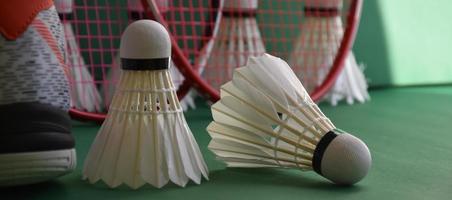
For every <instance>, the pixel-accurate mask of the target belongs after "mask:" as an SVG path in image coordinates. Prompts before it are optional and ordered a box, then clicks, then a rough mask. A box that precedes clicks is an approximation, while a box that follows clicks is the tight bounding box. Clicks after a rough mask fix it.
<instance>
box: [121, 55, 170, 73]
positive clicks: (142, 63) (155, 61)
mask: <svg viewBox="0 0 452 200" xmlns="http://www.w3.org/2000/svg"><path fill="white" fill-rule="evenodd" d="M169 60H170V58H151V59H136V58H121V68H122V69H123V70H139V71H141V70H143V71H144V70H161V69H168V68H169Z"/></svg>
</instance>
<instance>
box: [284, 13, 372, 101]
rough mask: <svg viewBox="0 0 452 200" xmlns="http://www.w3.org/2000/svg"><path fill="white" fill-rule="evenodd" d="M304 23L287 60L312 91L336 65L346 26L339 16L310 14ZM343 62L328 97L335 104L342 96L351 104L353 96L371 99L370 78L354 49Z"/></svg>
mask: <svg viewBox="0 0 452 200" xmlns="http://www.w3.org/2000/svg"><path fill="white" fill-rule="evenodd" d="M303 27H304V29H302V30H301V33H300V35H299V37H298V39H297V40H296V42H295V46H294V48H293V51H292V54H291V56H290V57H289V60H288V63H289V64H290V66H291V67H292V68H293V69H294V70H295V71H296V72H297V74H298V76H299V78H300V79H301V80H302V83H303V85H304V86H305V88H306V89H307V90H308V91H309V92H312V91H313V90H314V89H315V88H316V87H318V86H319V85H320V84H322V82H323V81H324V79H325V78H326V76H327V75H328V73H329V71H330V69H331V67H332V65H333V62H334V59H335V57H336V55H337V51H338V49H339V46H340V44H341V41H342V37H343V30H342V29H343V27H342V21H341V18H340V17H307V18H306V20H305V21H304V23H303ZM344 64H345V66H344V69H343V70H342V71H341V73H340V75H339V78H338V79H337V80H336V82H335V84H334V86H333V88H332V89H330V91H329V92H328V93H327V94H326V95H325V100H326V101H329V102H330V103H331V104H332V105H336V104H337V103H338V101H340V100H343V99H346V100H347V102H348V103H350V104H351V103H353V102H354V100H356V101H358V102H361V103H362V102H365V101H366V100H368V99H369V94H368V92H367V81H366V79H365V76H364V74H363V72H362V70H361V69H360V68H359V66H358V64H357V63H356V60H355V57H354V56H353V54H352V53H351V51H350V53H349V55H348V56H347V59H346V60H345V62H344Z"/></svg>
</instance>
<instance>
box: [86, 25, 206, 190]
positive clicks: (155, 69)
mask: <svg viewBox="0 0 452 200" xmlns="http://www.w3.org/2000/svg"><path fill="white" fill-rule="evenodd" d="M120 55H121V67H122V73H121V77H120V81H119V84H118V88H117V90H116V91H115V95H114V96H113V100H112V103H111V105H110V109H109V111H108V115H107V118H106V119H105V121H104V123H103V124H102V127H101V129H100V130H99V133H98V135H97V136H96V139H95V140H94V143H93V144H92V146H91V149H90V151H89V153H88V156H87V158H86V161H85V166H84V170H83V177H84V178H85V179H88V180H89V181H90V182H91V183H94V182H97V181H98V180H103V181H104V182H105V183H106V184H107V185H108V186H110V187H117V186H119V185H121V184H122V183H125V184H126V185H128V186H130V187H131V188H138V187H140V186H142V185H144V184H146V183H149V184H151V185H153V186H155V187H159V188H160V187H162V186H164V185H165V184H166V183H167V182H168V181H169V180H171V181H172V182H173V183H175V184H177V185H179V186H182V187H183V186H185V185H186V184H187V182H188V181H189V179H191V180H193V181H194V182H195V183H198V184H199V183H200V182H201V178H202V176H204V177H205V178H206V179H207V176H208V171H207V167H206V165H205V163H204V160H203V158H202V155H201V152H200V150H199V148H198V145H197V144H196V141H195V139H194V138H193V135H192V133H191V131H190V129H189V128H188V125H187V123H186V121H185V118H184V115H183V111H182V108H181V105H180V104H179V101H178V99H177V96H176V92H175V87H174V85H173V82H172V80H171V75H170V73H169V71H168V68H169V63H170V55H171V43H170V39H169V35H168V32H166V30H165V28H164V27H163V26H162V25H160V24H159V23H157V22H155V21H151V20H139V21H136V22H134V23H132V24H131V25H129V26H128V27H127V29H126V30H125V31H124V33H123V35H122V38H121V47H120Z"/></svg>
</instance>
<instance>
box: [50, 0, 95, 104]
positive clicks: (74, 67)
mask: <svg viewBox="0 0 452 200" xmlns="http://www.w3.org/2000/svg"><path fill="white" fill-rule="evenodd" d="M54 3H55V8H56V9H57V11H58V14H59V15H60V18H61V19H72V7H73V1H72V0H54ZM62 22H63V28H64V34H65V37H66V49H67V57H68V59H67V60H68V65H69V67H70V69H71V77H70V78H69V80H70V81H72V84H71V86H72V88H71V102H72V106H73V107H75V108H77V109H79V110H86V111H88V112H95V111H100V110H101V105H102V99H101V96H100V94H99V91H98V89H97V86H96V84H95V81H94V79H93V77H92V75H91V73H90V72H89V70H88V67H87V65H86V64H85V61H84V60H83V57H82V55H81V54H80V48H79V46H78V43H77V41H76V38H75V36H74V31H73V29H72V25H71V24H70V23H68V21H67V20H62Z"/></svg>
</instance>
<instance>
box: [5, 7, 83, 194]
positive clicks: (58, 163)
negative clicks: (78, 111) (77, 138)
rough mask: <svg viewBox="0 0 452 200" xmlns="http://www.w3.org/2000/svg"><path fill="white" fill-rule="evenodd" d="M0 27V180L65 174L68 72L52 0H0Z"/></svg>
mask: <svg viewBox="0 0 452 200" xmlns="http://www.w3.org/2000/svg"><path fill="white" fill-rule="evenodd" d="M19 8H20V9H19ZM12 11H13V12H12ZM0 31H1V36H0V186H13V185H24V184H31V183H37V182H42V181H46V180H50V179H53V178H55V177H58V176H61V175H64V174H67V173H69V172H71V171H72V170H73V169H74V168H75V165H76V156H75V148H74V138H73V137H72V135H71V120H70V118H69V116H68V113H67V111H68V109H69V104H70V96H69V83H68V80H67V77H69V76H68V74H67V73H69V72H68V69H67V67H66V65H65V59H66V58H65V39H64V34H63V29H62V26H61V24H60V21H59V18H58V14H57V12H56V10H55V7H54V6H53V2H52V0H35V1H33V3H30V2H29V1H28V0H17V1H16V0H15V1H5V2H1V3H0Z"/></svg>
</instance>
